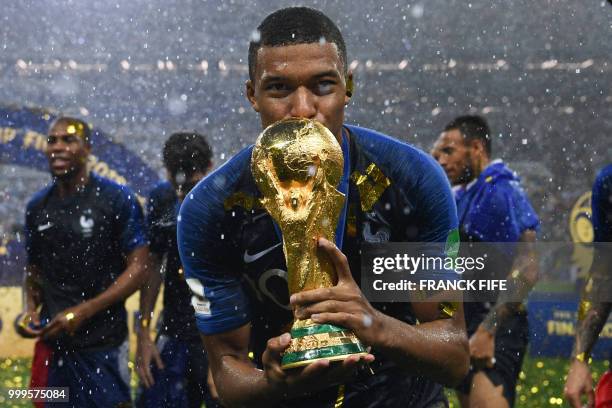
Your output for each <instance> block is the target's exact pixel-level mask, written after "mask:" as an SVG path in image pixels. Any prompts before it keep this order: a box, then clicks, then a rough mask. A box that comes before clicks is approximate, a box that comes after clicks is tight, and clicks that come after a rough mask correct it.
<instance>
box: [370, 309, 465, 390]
mask: <svg viewBox="0 0 612 408" xmlns="http://www.w3.org/2000/svg"><path fill="white" fill-rule="evenodd" d="M457 318H461V319H463V314H462V313H461V314H460V316H455V317H453V318H449V319H441V320H435V321H431V322H426V323H421V324H419V325H417V326H411V325H409V324H406V323H404V322H401V321H399V320H397V319H394V318H392V317H390V316H386V315H382V321H383V322H384V323H383V328H384V329H383V330H381V336H382V338H381V341H380V344H378V345H373V347H374V349H378V350H379V351H380V352H382V353H383V354H384V355H385V356H386V357H388V358H389V359H391V360H392V361H394V362H395V363H396V364H397V365H398V366H400V367H402V368H404V369H405V370H406V371H409V372H410V373H412V374H419V375H425V376H427V377H429V378H431V379H433V380H434V381H436V382H439V383H441V384H444V385H449V386H452V385H455V384H457V383H458V382H459V381H461V379H463V377H464V376H465V374H466V373H467V370H468V366H469V353H468V344H467V337H466V334H465V330H464V329H462V327H461V325H457V323H456V321H455V320H454V319H457Z"/></svg>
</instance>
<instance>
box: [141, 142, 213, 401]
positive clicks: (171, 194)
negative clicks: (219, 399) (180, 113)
mask: <svg viewBox="0 0 612 408" xmlns="http://www.w3.org/2000/svg"><path fill="white" fill-rule="evenodd" d="M211 157H212V150H211V148H210V146H209V145H208V143H207V142H206V139H205V137H204V136H202V135H200V134H198V133H193V132H180V133H174V134H172V135H171V136H170V138H169V139H168V140H167V141H166V144H165V145H164V150H163V161H164V166H165V167H166V172H167V178H168V181H166V182H163V183H161V184H159V185H158V186H156V187H155V189H153V191H152V192H151V195H150V198H149V201H148V206H147V224H148V232H149V250H150V264H149V265H150V270H151V273H150V274H149V280H148V282H146V283H145V285H144V286H143V288H142V290H141V297H140V313H141V316H142V318H141V320H140V323H141V324H140V328H139V330H138V349H137V353H136V361H137V372H138V375H139V376H140V380H141V383H142V385H143V386H144V388H143V389H141V390H140V397H139V399H138V405H139V406H143V407H201V406H202V402H204V400H205V399H206V407H207V408H213V407H214V406H215V402H214V401H213V400H212V399H211V398H210V396H209V392H208V387H207V384H206V379H207V376H208V363H207V360H206V353H205V352H204V348H203V347H202V341H201V339H200V335H199V333H198V330H197V328H196V322H195V317H194V310H193V306H191V302H190V299H191V293H190V291H189V288H188V286H187V283H186V282H185V275H184V273H183V268H182V266H181V261H180V259H179V254H178V248H177V245H176V216H177V213H178V207H179V205H180V203H181V202H182V201H183V199H184V198H185V195H186V194H187V193H188V192H189V191H190V190H191V189H192V188H193V186H195V185H196V183H197V182H198V181H200V180H201V179H202V178H203V177H204V176H205V175H206V173H208V171H209V170H210V169H211V166H212V162H211ZM162 280H163V281H164V309H163V312H162V320H161V323H160V324H159V331H158V337H157V341H156V343H154V342H153V341H152V340H151V337H150V333H149V323H150V322H151V319H152V313H153V309H154V307H155V301H156V299H157V295H158V293H159V288H160V285H161V283H162ZM152 362H154V363H155V364H154V365H152V364H151V363H152ZM151 366H153V370H152V369H151Z"/></svg>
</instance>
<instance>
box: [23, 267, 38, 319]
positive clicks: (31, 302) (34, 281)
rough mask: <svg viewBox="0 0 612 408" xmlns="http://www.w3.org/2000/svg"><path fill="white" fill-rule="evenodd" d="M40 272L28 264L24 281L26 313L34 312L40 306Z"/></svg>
mask: <svg viewBox="0 0 612 408" xmlns="http://www.w3.org/2000/svg"><path fill="white" fill-rule="evenodd" d="M39 291H40V271H39V269H38V267H36V266H35V265H31V264H28V265H27V266H26V270H25V276H24V279H23V306H24V309H25V311H34V310H36V309H37V308H38V305H39V304H40V292H39Z"/></svg>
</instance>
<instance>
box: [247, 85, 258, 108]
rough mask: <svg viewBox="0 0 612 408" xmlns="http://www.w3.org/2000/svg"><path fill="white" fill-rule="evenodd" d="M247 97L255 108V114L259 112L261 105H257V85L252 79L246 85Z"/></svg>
mask: <svg viewBox="0 0 612 408" xmlns="http://www.w3.org/2000/svg"><path fill="white" fill-rule="evenodd" d="M245 90H246V97H247V99H248V100H249V103H250V104H251V106H252V107H253V110H254V111H255V112H259V105H258V104H257V98H256V97H255V85H254V84H253V81H251V80H250V79H249V80H247V81H246V83H245Z"/></svg>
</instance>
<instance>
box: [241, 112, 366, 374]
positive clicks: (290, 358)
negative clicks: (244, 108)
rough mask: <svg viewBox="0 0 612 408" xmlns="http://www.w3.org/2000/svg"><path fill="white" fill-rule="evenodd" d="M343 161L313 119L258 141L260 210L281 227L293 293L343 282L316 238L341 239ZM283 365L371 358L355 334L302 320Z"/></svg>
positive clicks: (269, 131) (273, 130)
mask: <svg viewBox="0 0 612 408" xmlns="http://www.w3.org/2000/svg"><path fill="white" fill-rule="evenodd" d="M343 167H344V158H343V155H342V149H341V148H340V145H339V144H338V141H337V140H336V138H335V137H334V135H333V134H332V133H331V132H330V131H329V130H328V129H327V128H326V127H325V126H324V125H322V124H321V123H319V122H317V121H315V120H309V119H297V118H292V119H286V120H283V121H279V122H276V123H274V124H272V125H271V126H269V127H268V128H266V129H265V130H264V131H263V132H262V133H261V134H260V135H259V137H258V138H257V141H256V143H255V148H254V149H253V155H252V160H251V170H252V173H253V177H254V179H255V183H256V184H257V187H258V188H259V190H260V191H261V193H262V195H263V198H262V200H261V201H262V205H263V207H264V208H265V209H266V210H267V211H268V213H269V214H270V215H271V216H272V218H273V219H274V221H275V222H276V223H277V225H278V226H279V228H280V230H281V233H282V235H283V251H284V254H285V259H286V262H287V272H288V283H289V293H290V294H293V293H297V292H301V291H305V290H311V289H316V288H325V287H330V286H333V285H335V284H336V283H337V277H336V273H335V270H334V267H333V265H332V264H331V263H330V262H329V260H328V259H326V258H319V257H318V256H317V240H318V238H319V237H324V238H326V239H328V240H330V241H332V242H333V241H335V238H336V236H335V235H336V226H337V224H338V219H339V218H340V212H341V211H342V209H343V207H344V200H345V196H344V194H342V193H341V192H339V191H338V190H337V189H336V186H338V184H339V182H340V180H341V179H342V175H343V174H342V173H343ZM291 337H292V340H291V344H290V346H289V347H288V349H287V350H286V352H285V353H284V355H283V360H282V367H283V368H285V369H287V368H293V367H299V366H303V365H306V364H309V363H311V362H313V361H315V360H319V359H328V360H332V361H333V360H343V359H345V358H346V357H348V356H349V355H351V354H365V353H366V350H365V347H364V346H363V344H361V342H360V341H359V339H357V337H356V336H355V334H354V333H352V332H351V331H350V330H347V329H344V328H342V327H338V326H335V325H331V324H316V323H314V322H313V321H312V320H310V319H308V320H299V319H296V320H295V321H294V323H293V326H292V328H291Z"/></svg>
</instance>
